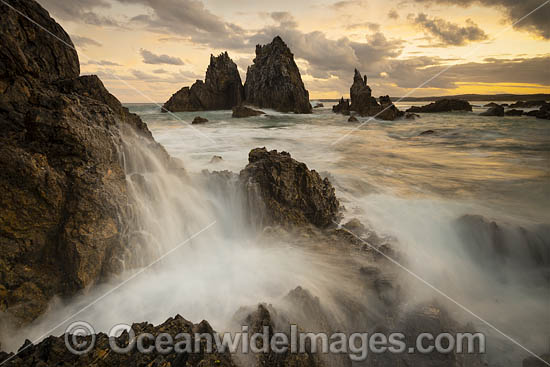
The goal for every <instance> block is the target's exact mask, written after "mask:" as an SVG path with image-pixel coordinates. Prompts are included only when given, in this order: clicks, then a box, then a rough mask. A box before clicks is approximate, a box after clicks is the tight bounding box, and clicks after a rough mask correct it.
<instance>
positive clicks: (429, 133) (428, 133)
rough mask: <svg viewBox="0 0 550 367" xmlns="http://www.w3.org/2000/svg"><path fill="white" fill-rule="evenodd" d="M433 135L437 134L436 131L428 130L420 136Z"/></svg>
mask: <svg viewBox="0 0 550 367" xmlns="http://www.w3.org/2000/svg"><path fill="white" fill-rule="evenodd" d="M433 134H435V131H434V130H426V131H422V132H421V133H420V134H418V136H424V135H433Z"/></svg>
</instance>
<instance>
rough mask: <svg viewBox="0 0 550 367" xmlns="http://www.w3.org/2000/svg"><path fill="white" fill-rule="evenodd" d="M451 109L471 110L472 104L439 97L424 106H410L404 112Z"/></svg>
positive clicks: (445, 110)
mask: <svg viewBox="0 0 550 367" xmlns="http://www.w3.org/2000/svg"><path fill="white" fill-rule="evenodd" d="M451 111H470V112H471V111H472V105H471V104H470V103H469V102H468V101H464V100H461V99H447V98H444V99H440V100H438V101H436V102H432V103H430V104H428V105H425V106H421V107H419V106H412V107H411V108H409V109H408V110H406V111H405V112H424V113H438V112H451Z"/></svg>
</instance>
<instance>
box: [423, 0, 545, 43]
mask: <svg viewBox="0 0 550 367" xmlns="http://www.w3.org/2000/svg"><path fill="white" fill-rule="evenodd" d="M415 1H417V2H422V3H434V4H443V5H459V6H464V7H466V6H470V5H473V4H480V5H484V6H488V7H496V8H498V9H501V10H502V11H503V12H504V14H505V16H506V18H507V19H508V21H509V22H517V21H518V20H520V19H522V18H523V17H525V16H526V15H527V14H529V13H531V12H532V11H533V10H535V9H537V8H538V7H540V6H541V5H542V4H544V2H543V1H542V0H415ZM549 19H550V3H546V4H545V5H544V6H542V7H541V8H540V9H539V10H537V11H535V12H534V13H532V14H530V15H529V16H528V17H526V18H524V19H523V20H521V21H520V22H519V23H517V24H515V25H514V28H515V29H520V30H524V31H527V32H531V33H533V34H536V35H538V36H540V37H543V38H545V39H550V21H548V20H549Z"/></svg>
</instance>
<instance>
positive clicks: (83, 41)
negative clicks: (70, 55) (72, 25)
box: [71, 34, 101, 48]
mask: <svg viewBox="0 0 550 367" xmlns="http://www.w3.org/2000/svg"><path fill="white" fill-rule="evenodd" d="M71 40H72V41H73V43H74V45H75V46H77V47H80V48H86V47H87V46H97V47H100V46H101V43H99V42H97V41H96V40H93V39H91V38H88V37H83V36H79V35H76V34H75V35H72V36H71Z"/></svg>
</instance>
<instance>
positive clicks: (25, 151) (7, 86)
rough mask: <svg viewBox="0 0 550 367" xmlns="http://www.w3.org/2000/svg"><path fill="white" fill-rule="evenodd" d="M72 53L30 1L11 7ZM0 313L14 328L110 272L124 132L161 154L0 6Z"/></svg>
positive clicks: (98, 86)
mask: <svg viewBox="0 0 550 367" xmlns="http://www.w3.org/2000/svg"><path fill="white" fill-rule="evenodd" d="M12 4H13V6H15V7H16V8H17V9H18V10H20V11H22V12H23V13H24V14H25V15H26V16H28V17H29V18H31V19H33V20H35V21H37V22H39V23H40V24H41V25H42V26H44V27H45V28H47V29H48V30H49V31H51V32H52V33H53V34H54V35H56V36H57V37H59V38H60V39H61V40H63V41H64V42H66V43H67V44H69V45H71V44H72V43H71V40H70V38H69V37H68V36H67V34H66V33H65V32H64V31H63V29H62V28H61V27H60V26H59V25H58V24H57V23H56V22H55V21H54V20H53V19H52V18H50V17H49V15H48V13H47V12H46V11H45V10H44V9H43V8H42V7H41V6H40V5H38V4H37V3H36V2H34V1H14V2H12ZM0 8H1V9H2V11H1V12H0V18H1V20H2V22H1V26H0V27H1V28H0V39H1V41H2V45H3V46H5V45H9V47H2V48H1V50H0V63H1V64H2V68H1V69H0V70H1V71H0V89H2V94H1V95H0V141H1V143H0V164H1V166H2V170H1V172H0V188H1V190H2V192H3V194H2V195H1V196H0V201H1V203H0V241H1V243H2V246H0V284H2V287H3V289H4V290H5V291H4V292H2V294H1V295H0V311H5V312H6V313H7V314H8V315H10V316H11V317H12V318H13V321H14V322H15V323H16V324H25V323H28V322H30V321H32V320H34V319H35V318H36V317H37V316H39V315H40V314H41V313H43V312H44V311H45V310H46V308H47V305H48V302H49V300H50V299H51V298H52V297H53V296H54V295H59V296H62V297H65V296H70V295H72V294H74V293H75V292H77V291H78V290H80V289H82V288H84V287H87V286H90V285H92V284H94V283H95V282H97V281H99V280H101V279H103V278H104V277H106V276H108V275H109V274H112V273H113V272H117V271H119V270H120V268H121V263H120V261H121V259H123V258H124V256H123V255H122V253H123V252H124V244H125V236H126V234H125V228H127V227H128V222H127V213H128V195H127V187H126V177H125V173H124V169H123V166H122V163H121V154H122V151H123V149H124V148H123V146H122V143H121V131H122V130H124V129H132V130H134V131H136V132H137V133H138V135H139V136H141V138H142V139H144V141H146V142H147V144H151V145H152V146H155V147H156V149H157V151H158V153H159V154H160V155H161V156H162V157H163V159H165V161H166V162H167V163H168V161H169V157H168V155H167V154H166V152H165V151H164V149H163V148H162V147H161V146H160V145H158V144H156V143H155V142H154V140H153V139H152V136H151V133H150V132H149V130H148V129H147V126H146V125H145V124H144V123H143V122H142V121H141V120H140V118H139V117H138V116H137V115H134V114H131V113H129V112H128V110H127V109H126V108H124V107H123V106H122V105H121V104H120V102H119V101H118V100H117V99H116V98H115V97H114V96H112V95H111V94H110V93H109V92H108V91H107V90H106V89H105V87H104V86H103V84H102V83H101V81H100V80H99V78H97V77H96V76H82V77H79V76H78V74H79V61H78V56H77V54H76V52H75V51H74V50H72V49H71V48H70V47H68V46H67V45H65V44H64V43H62V42H60V41H59V40H57V39H55V38H54V37H52V36H51V35H49V34H48V33H46V32H44V31H41V30H38V29H37V28H36V27H37V26H36V25H35V24H33V23H32V22H30V21H29V20H27V19H26V18H25V17H23V16H22V15H20V14H18V13H17V12H15V11H13V10H11V9H10V8H8V7H7V6H5V5H4V4H0Z"/></svg>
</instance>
